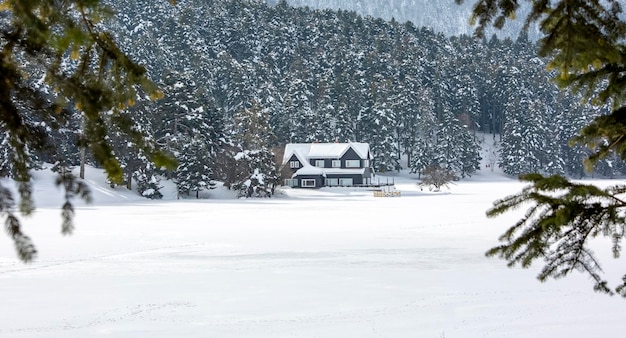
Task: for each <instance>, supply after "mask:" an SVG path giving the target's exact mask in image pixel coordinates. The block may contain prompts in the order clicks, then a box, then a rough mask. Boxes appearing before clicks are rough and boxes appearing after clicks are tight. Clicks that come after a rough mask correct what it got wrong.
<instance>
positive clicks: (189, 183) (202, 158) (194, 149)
mask: <svg viewBox="0 0 626 338" xmlns="http://www.w3.org/2000/svg"><path fill="white" fill-rule="evenodd" d="M207 143H208V142H207V141H206V139H205V138H204V137H201V136H200V135H198V134H196V135H195V136H194V137H192V138H191V140H189V142H187V143H185V144H184V145H183V146H182V149H181V150H180V155H179V156H178V168H177V169H176V186H177V188H178V193H179V194H186V195H189V194H190V193H191V192H194V193H195V196H196V198H199V193H200V191H202V190H208V189H212V188H214V187H215V182H213V180H212V174H213V169H212V166H213V161H212V158H213V157H214V152H213V151H212V150H211V149H210V148H209V145H208V144H207Z"/></svg>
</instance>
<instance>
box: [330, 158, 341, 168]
mask: <svg viewBox="0 0 626 338" xmlns="http://www.w3.org/2000/svg"><path fill="white" fill-rule="evenodd" d="M332 166H333V168H341V160H333V162H332Z"/></svg>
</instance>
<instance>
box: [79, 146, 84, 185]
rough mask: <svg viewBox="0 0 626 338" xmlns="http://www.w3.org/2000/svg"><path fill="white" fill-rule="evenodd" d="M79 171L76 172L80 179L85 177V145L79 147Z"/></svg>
mask: <svg viewBox="0 0 626 338" xmlns="http://www.w3.org/2000/svg"><path fill="white" fill-rule="evenodd" d="M79 157H80V171H79V173H78V177H80V179H81V180H84V179H85V147H81V148H80V155H79Z"/></svg>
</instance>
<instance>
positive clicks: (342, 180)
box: [339, 178, 353, 187]
mask: <svg viewBox="0 0 626 338" xmlns="http://www.w3.org/2000/svg"><path fill="white" fill-rule="evenodd" d="M352 182H353V181H352V179H351V178H340V179H339V185H340V186H342V187H349V186H352Z"/></svg>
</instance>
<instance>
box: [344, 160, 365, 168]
mask: <svg viewBox="0 0 626 338" xmlns="http://www.w3.org/2000/svg"><path fill="white" fill-rule="evenodd" d="M360 167H361V161H360V160H346V168H360Z"/></svg>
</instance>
